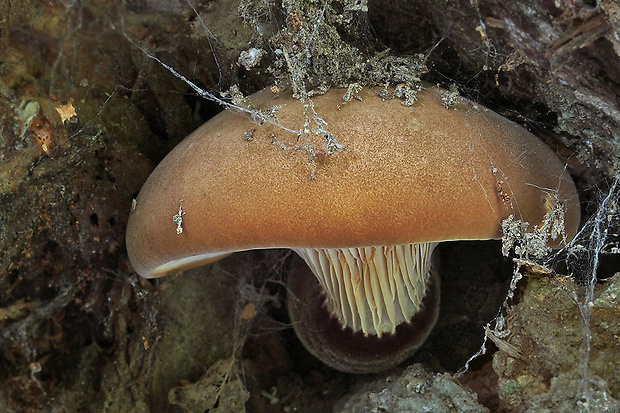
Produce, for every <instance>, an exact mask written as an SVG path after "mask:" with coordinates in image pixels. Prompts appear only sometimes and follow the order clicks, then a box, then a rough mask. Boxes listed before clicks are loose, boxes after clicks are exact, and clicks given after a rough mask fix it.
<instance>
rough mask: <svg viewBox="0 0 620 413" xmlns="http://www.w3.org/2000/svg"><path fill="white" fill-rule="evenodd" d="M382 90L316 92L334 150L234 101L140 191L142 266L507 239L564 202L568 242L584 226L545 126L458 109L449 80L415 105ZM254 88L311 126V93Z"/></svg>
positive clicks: (255, 99) (132, 245)
mask: <svg viewBox="0 0 620 413" xmlns="http://www.w3.org/2000/svg"><path fill="white" fill-rule="evenodd" d="M379 91H380V89H379V88H364V89H363V90H362V91H361V92H359V97H360V98H361V99H362V100H361V101H360V100H356V99H354V100H351V101H350V102H348V103H346V104H343V95H344V93H345V90H343V89H331V90H329V91H328V92H327V93H326V94H324V95H321V96H317V97H313V98H312V102H313V103H314V110H315V111H316V113H317V114H318V116H320V117H321V118H322V119H323V120H324V121H326V122H327V124H326V125H325V127H324V128H325V129H326V130H327V131H329V132H330V133H331V134H332V135H333V136H334V137H335V138H336V139H337V141H338V142H339V143H340V144H342V145H344V146H345V147H346V149H344V150H339V151H336V152H334V153H331V154H330V153H328V151H327V150H326V149H325V146H326V145H325V139H324V137H323V136H320V135H319V134H314V133H312V132H310V133H306V134H302V135H300V136H298V135H296V134H294V133H291V132H289V131H286V130H284V129H282V128H280V127H278V126H275V125H273V124H271V123H267V122H265V123H263V124H262V125H258V124H257V123H255V122H253V121H252V119H251V118H250V117H249V116H248V115H246V114H244V113H240V112H237V111H233V110H227V111H224V112H222V113H220V114H218V115H217V116H215V117H214V118H212V119H211V120H209V121H208V122H207V123H205V124H204V125H202V126H201V127H200V128H198V129H197V130H196V131H194V132H193V133H192V134H191V135H189V136H188V137H187V138H185V139H184V140H183V141H182V142H181V143H180V144H179V145H178V146H176V147H175V148H174V149H173V150H172V151H171V152H170V153H169V154H168V155H167V156H166V157H165V159H164V160H163V161H162V162H161V163H160V164H159V165H158V166H157V168H156V169H155V170H154V171H153V173H152V174H151V176H150V177H149V178H148V180H147V181H146V183H145V184H144V186H143V187H142V190H141V191H140V194H139V195H138V198H137V200H136V203H135V208H134V209H133V211H132V213H131V216H130V218H129V222H128V226H127V238H126V241H127V251H128V254H129V258H130V260H131V263H132V265H133V267H134V269H135V270H136V271H137V272H138V273H139V274H140V275H141V276H143V277H157V276H161V275H164V274H166V273H168V272H171V271H174V270H178V269H182V268H186V267H193V266H197V265H200V264H202V263H206V262H210V261H214V260H216V259H219V258H221V257H222V256H225V255H227V254H229V253H232V252H235V251H240V250H248V249H259V248H348V247H359V246H375V245H395V244H409V243H417V242H437V241H446V240H473V239H491V238H500V237H501V235H502V233H501V225H500V223H501V221H502V220H503V219H505V218H507V217H508V216H510V215H514V216H515V218H517V219H520V220H522V221H525V222H528V223H530V224H532V225H540V224H541V223H542V222H543V218H544V216H545V213H547V212H548V211H550V210H551V209H552V208H553V206H554V205H555V204H556V202H557V201H560V202H561V203H562V206H563V207H564V208H565V215H564V216H565V228H566V235H567V239H570V238H572V237H573V236H574V234H575V233H576V232H577V228H578V225H579V219H580V212H579V201H578V197H577V193H576V190H575V185H574V183H573V181H572V179H571V177H570V175H569V174H568V173H567V172H566V170H565V167H564V165H563V163H562V162H561V161H560V160H559V159H558V158H557V157H556V155H555V154H554V153H553V152H552V151H551V150H550V149H549V148H548V147H547V146H546V145H545V144H544V143H543V142H541V141H540V140H539V139H538V138H536V137H535V136H534V135H532V134H531V133H529V132H528V131H526V130H525V129H524V128H522V127H520V126H518V125H516V124H515V123H513V122H511V121H509V120H507V119H505V118H504V117H502V116H500V115H498V114H496V113H494V112H492V111H490V110H488V109H486V108H484V107H482V106H481V105H478V104H475V103H473V102H471V101H469V100H467V99H464V98H458V99H457V103H456V104H454V105H452V106H450V107H448V108H446V107H444V106H443V104H442V100H441V93H442V92H443V91H444V90H443V89H440V88H436V87H426V88H425V89H424V90H422V91H420V92H419V93H418V95H417V96H418V100H417V101H416V102H415V104H414V105H413V106H412V107H406V106H403V105H402V104H401V101H400V100H399V99H388V100H385V101H384V100H383V99H381V97H379ZM250 99H251V101H252V103H253V105H254V106H255V107H256V108H258V109H263V110H268V109H270V108H272V107H273V106H276V105H277V106H279V108H278V109H277V111H275V116H276V117H277V121H278V122H279V123H280V124H281V125H283V126H285V127H287V128H290V129H303V127H304V126H303V125H304V122H305V121H306V115H305V114H304V103H302V102H301V101H299V100H297V99H295V98H293V97H292V95H291V93H290V92H288V91H284V92H279V93H274V92H272V91H271V90H269V89H265V90H263V91H260V92H258V93H256V94H254V95H252V96H251V97H250ZM307 109H308V108H307V107H306V112H309V111H308V110H307ZM312 127H313V121H312V120H310V123H309V128H312ZM248 136H251V138H250V139H248ZM306 143H310V144H311V147H312V148H313V151H314V153H313V154H312V156H310V152H309V150H308V146H304V144H306ZM180 209H181V211H180ZM179 212H181V216H182V224H181V228H182V229H183V231H182V233H180V234H178V233H177V223H175V222H173V216H175V215H177V214H179ZM559 242H560V241H557V240H556V244H558V243H559Z"/></svg>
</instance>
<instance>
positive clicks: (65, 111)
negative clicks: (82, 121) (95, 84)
mask: <svg viewBox="0 0 620 413" xmlns="http://www.w3.org/2000/svg"><path fill="white" fill-rule="evenodd" d="M55 109H56V112H58V115H59V116H60V119H61V120H62V123H67V122H69V123H77V121H78V116H77V112H76V111H75V108H74V107H73V101H72V100H69V102H67V104H66V105H60V106H57V107H56V108H55Z"/></svg>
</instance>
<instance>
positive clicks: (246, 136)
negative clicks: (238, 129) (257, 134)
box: [243, 129, 254, 142]
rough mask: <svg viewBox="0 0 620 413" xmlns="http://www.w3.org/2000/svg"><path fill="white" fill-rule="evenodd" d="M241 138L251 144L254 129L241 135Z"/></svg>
mask: <svg viewBox="0 0 620 413" xmlns="http://www.w3.org/2000/svg"><path fill="white" fill-rule="evenodd" d="M243 137H244V138H245V140H246V141H247V142H251V141H253V140H254V129H250V130H249V131H247V132H246V133H244V134H243Z"/></svg>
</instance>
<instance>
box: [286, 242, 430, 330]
mask: <svg viewBox="0 0 620 413" xmlns="http://www.w3.org/2000/svg"><path fill="white" fill-rule="evenodd" d="M436 245H437V243H434V242H431V243H416V244H406V245H390V246H375V247H361V248H321V249H315V248H308V249H295V251H296V252H297V254H299V255H300V256H301V257H302V258H303V259H304V260H305V261H306V263H307V264H308V266H309V267H310V269H311V270H312V272H313V273H314V275H315V276H316V278H317V280H318V282H319V284H320V285H321V287H322V292H323V297H324V304H325V306H326V308H327V311H328V312H329V313H330V314H332V315H333V316H334V317H336V318H337V319H338V321H339V322H340V325H341V326H342V328H343V329H344V328H347V327H348V328H350V329H351V330H352V331H353V332H354V333H357V332H362V333H363V334H364V336H368V335H372V336H377V337H379V338H381V336H382V335H383V334H385V333H387V334H394V332H395V331H396V327H397V326H398V325H400V324H402V323H405V322H409V321H410V320H411V318H412V317H413V316H414V315H415V314H416V313H417V312H418V311H419V309H420V306H421V305H422V300H423V299H424V297H425V295H426V288H427V284H428V279H429V276H430V271H431V254H432V253H433V250H434V249H435V246H436Z"/></svg>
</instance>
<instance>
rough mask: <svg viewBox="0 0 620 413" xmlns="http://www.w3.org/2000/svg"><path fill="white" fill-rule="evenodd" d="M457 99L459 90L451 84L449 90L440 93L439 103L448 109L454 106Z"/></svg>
mask: <svg viewBox="0 0 620 413" xmlns="http://www.w3.org/2000/svg"><path fill="white" fill-rule="evenodd" d="M458 97H459V90H458V88H457V86H456V85H455V84H454V83H452V84H451V85H450V90H446V91H444V92H441V102H442V103H443V107H444V108H446V109H448V108H449V107H450V106H452V105H454V104H455V103H456V102H457V100H458Z"/></svg>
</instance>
